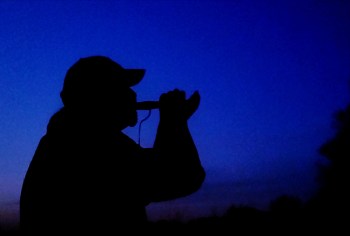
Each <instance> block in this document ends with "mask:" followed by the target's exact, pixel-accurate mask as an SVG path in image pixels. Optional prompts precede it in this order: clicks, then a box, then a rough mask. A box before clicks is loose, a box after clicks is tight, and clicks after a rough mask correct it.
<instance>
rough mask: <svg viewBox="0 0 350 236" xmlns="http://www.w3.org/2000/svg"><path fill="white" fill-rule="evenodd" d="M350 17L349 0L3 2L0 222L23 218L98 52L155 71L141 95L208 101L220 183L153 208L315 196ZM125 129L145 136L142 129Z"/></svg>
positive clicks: (346, 75) (148, 138)
mask: <svg viewBox="0 0 350 236" xmlns="http://www.w3.org/2000/svg"><path fill="white" fill-rule="evenodd" d="M349 13H350V4H349V2H348V1H342V0H335V1H327V0H319V1H316V0H307V1H301V0H297V1H272V0H268V1H263V0H261V1H258V0H252V1H240V0H237V1H234V0H227V1H224V0H204V1H195V0H177V1H170V0H154V1H151V0H144V1H136V0H125V1H118V0H117V1H104V0H102V1H66V0H63V1H39V0H37V1H16V0H12V1H11V0H1V1H0V22H1V27H0V36H1V40H0V55H1V57H0V109H1V116H0V130H1V131H0V140H1V144H0V168H1V171H0V204H1V205H2V207H0V210H1V212H2V213H0V214H1V215H6V214H7V213H8V211H9V208H11V209H15V211H16V209H17V208H16V204H14V207H9V205H11V204H12V203H16V202H18V199H19V193H20V188H21V184H22V181H23V178H24V174H25V171H26V168H27V167H28V164H29V162H30V160H31V158H32V155H33V153H34V151H35V148H36V145H37V144H38V141H39V139H40V137H41V136H42V135H43V134H44V133H45V130H46V124H47V122H48V120H49V118H50V116H51V115H52V114H53V113H54V112H55V111H57V110H58V109H59V108H60V107H61V106H62V102H61V100H60V98H59V92H60V90H61V88H62V85H63V78H64V75H65V73H66V71H67V69H68V68H69V67H70V66H71V65H72V64H73V63H74V62H75V61H76V60H78V59H79V58H80V57H85V56H90V55H97V54H99V55H105V56H109V57H111V58H112V59H114V60H115V61H117V62H119V63H120V64H121V65H123V66H124V67H130V68H132V67H135V68H145V69H146V75H145V77H144V80H143V81H142V82H141V83H140V84H139V85H137V86H136V87H134V88H135V91H136V92H137V93H138V99H139V100H156V99H158V97H159V96H160V94H161V93H163V92H167V91H169V90H171V89H174V88H179V89H183V90H184V91H186V93H187V94H188V96H189V95H190V94H191V93H192V92H194V91H196V90H198V91H199V93H200V95H201V98H202V100H201V104H200V107H199V109H198V111H197V113H195V115H194V116H193V117H192V118H191V120H190V121H189V123H190V129H191V132H192V135H193V138H194V140H195V142H196V144H197V147H198V151H199V154H200V156H201V160H202V163H203V166H204V167H205V169H206V170H207V179H206V181H205V183H204V186H203V188H202V189H201V190H200V191H199V192H198V193H195V194H194V195H193V196H190V197H189V198H186V199H180V200H179V201H175V202H170V203H164V204H160V205H159V204H158V205H157V206H155V207H154V209H155V208H157V207H158V208H157V209H159V208H160V209H165V211H166V209H172V211H176V209H177V208H176V207H178V206H186V207H185V208H187V209H189V208H188V206H189V205H192V206H198V205H200V207H199V208H201V210H203V209H204V208H205V209H209V210H212V209H213V208H215V207H218V208H219V207H220V203H223V202H225V204H229V203H231V202H232V203H247V204H251V205H253V206H259V207H260V206H266V204H267V202H268V201H269V200H270V199H272V198H274V197H276V196H278V195H280V194H284V193H288V194H295V195H297V196H301V197H302V198H307V197H308V196H309V195H310V194H311V193H312V191H313V189H314V187H315V182H314V179H315V175H316V163H317V162H319V161H322V160H323V159H322V157H320V156H319V155H318V153H317V148H318V147H319V146H320V145H321V144H322V143H323V142H325V141H326V140H327V139H328V138H330V137H331V136H332V134H333V130H332V127H331V123H332V114H333V113H334V112H335V111H336V110H338V109H341V108H343V107H344V106H345V105H346V104H347V103H348V102H349V92H350V91H349V79H350V14H349ZM146 115H147V113H142V112H140V114H139V116H140V119H142V118H143V117H145V116H146ZM157 121H158V114H157V111H153V112H152V115H151V117H150V118H149V120H147V121H146V122H145V123H143V125H142V132H141V137H140V138H141V144H142V145H143V146H151V145H152V143H153V140H154V135H155V131H156V125H157ZM125 132H126V133H127V134H128V135H130V136H131V137H132V138H133V139H135V141H137V139H138V132H137V128H133V129H126V130H125ZM219 196H222V197H221V198H220V197H219ZM256 196H259V197H258V198H256ZM11 206H12V205H11ZM152 209H153V208H152V207H150V210H152ZM154 211H156V210H154ZM5 213H6V214H5ZM164 214H167V213H164ZM14 215H15V214H14ZM2 218H3V219H4V217H2ZM14 218H15V217H14Z"/></svg>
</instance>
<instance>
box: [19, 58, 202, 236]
mask: <svg viewBox="0 0 350 236" xmlns="http://www.w3.org/2000/svg"><path fill="white" fill-rule="evenodd" d="M143 76H144V70H142V69H125V68H123V67H121V66H120V65H119V64H118V63H116V62H114V61H113V60H111V59H110V58H108V57H104V56H92V57H87V58H81V59H80V60H78V61H77V62H76V63H75V64H74V65H73V66H72V67H71V68H69V70H68V71H67V73H66V76H65V80H64V85H63V89H62V91H61V94H60V95H61V99H62V101H63V104H64V106H63V108H61V109H60V110H59V111H58V112H57V113H55V114H54V115H53V116H52V117H51V119H50V121H49V124H48V126H47V132H46V134H45V135H44V136H43V137H42V139H41V140H40V143H39V145H38V147H37V150H36V152H35V154H34V157H33V159H32V161H31V163H30V166H29V168H28V171H27V173H26V176H25V179H24V182H23V186H22V192H21V200H20V226H21V231H22V232H25V233H27V232H29V233H57V232H60V233H66V232H67V233H69V232H78V233H79V232H95V233H97V232H109V233H110V234H111V235H112V234H113V232H118V231H119V230H123V231H124V230H126V232H130V231H132V230H135V229H137V230H140V228H139V227H141V226H143V225H144V224H145V223H146V222H147V216H146V209H145V207H146V206H147V205H148V204H149V203H151V202H159V201H165V200H170V199H175V198H179V197H183V196H187V195H189V194H191V193H194V192H195V191H197V190H198V189H199V188H200V186H201V184H202V183H203V181H204V178H205V172H204V170H203V168H202V165H201V163H200V159H199V157H198V153H197V149H196V147H195V144H194V142H193V140H192V137H191V134H190V132H189V129H188V126H187V120H188V119H189V117H190V116H191V115H192V114H193V112H195V110H196V109H197V107H196V106H193V108H192V110H190V111H189V110H188V106H187V105H186V104H187V102H188V100H186V98H185V93H184V92H183V91H180V90H178V89H175V90H172V91H170V92H168V93H164V94H162V95H161V96H160V98H159V104H160V107H159V114H160V119H159V125H158V129H157V135H156V138H155V142H154V146H153V148H142V147H140V146H139V145H138V144H136V143H135V142H134V141H133V140H132V139H131V138H129V137H128V136H126V135H125V134H124V133H123V132H122V130H123V129H125V128H127V127H129V126H130V127H133V126H135V125H136V124H137V122H138V120H137V110H136V105H137V100H136V94H135V92H134V91H133V90H132V89H131V87H132V86H134V85H136V84H137V83H139V82H140V80H141V79H142V78H143ZM47 235H49V234H47Z"/></svg>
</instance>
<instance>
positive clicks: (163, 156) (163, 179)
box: [152, 89, 205, 201]
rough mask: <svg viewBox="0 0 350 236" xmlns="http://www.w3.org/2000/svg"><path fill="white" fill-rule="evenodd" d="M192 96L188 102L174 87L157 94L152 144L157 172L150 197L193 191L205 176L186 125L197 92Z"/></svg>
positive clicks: (166, 197) (195, 105) (195, 104)
mask: <svg viewBox="0 0 350 236" xmlns="http://www.w3.org/2000/svg"><path fill="white" fill-rule="evenodd" d="M194 96H196V97H193V96H192V97H191V99H189V100H190V101H191V104H189V100H186V98H185V93H184V92H183V91H180V90H177V89H175V90H173V91H170V92H168V93H165V94H162V95H161V97H160V100H159V102H160V108H159V112H160V121H159V125H158V129H157V134H156V139H155V142H154V146H153V151H154V152H155V153H156V160H155V165H156V170H155V173H157V176H155V177H154V180H153V182H155V185H154V187H155V191H154V193H155V194H154V196H153V197H152V198H153V201H163V200H170V199H174V198H178V197H183V196H187V195H189V194H191V193H194V192H195V191H197V190H198V189H199V188H200V187H201V185H202V183H203V181H204V179H205V171H204V169H203V167H202V165H201V162H200V159H199V155H198V151H197V148H196V146H195V143H194V141H193V139H192V136H191V133H190V130H189V127H188V119H189V118H190V117H191V115H192V114H193V113H194V112H195V110H196V109H197V108H198V105H199V94H198V93H196V94H194Z"/></svg>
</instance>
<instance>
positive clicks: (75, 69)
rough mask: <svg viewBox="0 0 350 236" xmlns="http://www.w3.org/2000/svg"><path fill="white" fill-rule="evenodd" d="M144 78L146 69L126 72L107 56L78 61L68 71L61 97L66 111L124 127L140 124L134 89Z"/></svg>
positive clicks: (126, 70)
mask: <svg viewBox="0 0 350 236" xmlns="http://www.w3.org/2000/svg"><path fill="white" fill-rule="evenodd" d="M144 74H145V70H144V69H125V68H123V67H122V66H121V65H119V64H118V63H116V62H114V61H113V60H111V59H110V58H108V57H105V56H91V57H86V58H81V59H79V60H78V61H77V62H76V63H74V64H73V65H72V66H71V67H70V68H69V69H68V71H67V73H66V76H65V79H64V84H63V89H62V91H61V93H60V96H61V99H62V102H63V104H64V106H65V107H67V108H69V109H71V110H77V111H87V110H89V112H91V113H92V114H94V115H97V116H99V117H101V119H104V120H106V121H107V120H108V119H113V120H114V122H119V123H121V124H120V125H121V126H123V128H125V127H127V126H134V125H136V123H137V113H136V108H135V105H136V94H135V92H134V91H133V90H132V89H131V87H132V86H134V85H136V84H138V83H139V82H140V81H141V79H142V78H143V76H144Z"/></svg>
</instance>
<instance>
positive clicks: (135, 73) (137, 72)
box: [124, 69, 146, 87]
mask: <svg viewBox="0 0 350 236" xmlns="http://www.w3.org/2000/svg"><path fill="white" fill-rule="evenodd" d="M124 73H125V74H124V75H125V78H126V79H127V83H128V85H129V86H130V87H132V86H134V85H136V84H138V83H140V81H141V80H142V79H143V77H144V76H145V73H146V70H145V69H124Z"/></svg>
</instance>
